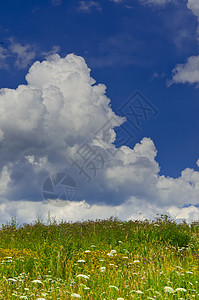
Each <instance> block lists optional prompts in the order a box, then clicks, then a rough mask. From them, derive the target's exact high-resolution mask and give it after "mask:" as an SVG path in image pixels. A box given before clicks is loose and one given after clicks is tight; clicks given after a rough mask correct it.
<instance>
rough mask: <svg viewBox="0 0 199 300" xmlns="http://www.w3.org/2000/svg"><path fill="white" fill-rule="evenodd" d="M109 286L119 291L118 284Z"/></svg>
mask: <svg viewBox="0 0 199 300" xmlns="http://www.w3.org/2000/svg"><path fill="white" fill-rule="evenodd" d="M109 288H114V289H116V290H118V291H119V289H118V287H116V286H114V285H109Z"/></svg>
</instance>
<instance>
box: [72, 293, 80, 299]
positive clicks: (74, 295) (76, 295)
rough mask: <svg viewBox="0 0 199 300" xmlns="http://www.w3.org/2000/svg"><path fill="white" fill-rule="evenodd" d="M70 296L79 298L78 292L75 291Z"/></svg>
mask: <svg viewBox="0 0 199 300" xmlns="http://www.w3.org/2000/svg"><path fill="white" fill-rule="evenodd" d="M71 297H76V298H81V296H80V295H79V294H75V293H73V294H71Z"/></svg>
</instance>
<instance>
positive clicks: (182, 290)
mask: <svg viewBox="0 0 199 300" xmlns="http://www.w3.org/2000/svg"><path fill="white" fill-rule="evenodd" d="M175 291H176V292H177V291H179V292H186V291H187V290H186V289H184V288H177V289H176V290H175Z"/></svg>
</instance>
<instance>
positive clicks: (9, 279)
mask: <svg viewBox="0 0 199 300" xmlns="http://www.w3.org/2000/svg"><path fill="white" fill-rule="evenodd" d="M8 281H13V282H15V281H17V280H16V279H14V278H8Z"/></svg>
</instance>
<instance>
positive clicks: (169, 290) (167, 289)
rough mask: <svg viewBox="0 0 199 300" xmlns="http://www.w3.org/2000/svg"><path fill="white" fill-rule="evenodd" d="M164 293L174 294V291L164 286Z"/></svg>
mask: <svg viewBox="0 0 199 300" xmlns="http://www.w3.org/2000/svg"><path fill="white" fill-rule="evenodd" d="M164 291H165V292H168V293H174V292H175V291H174V290H173V289H172V288H171V287H170V286H165V287H164Z"/></svg>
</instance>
